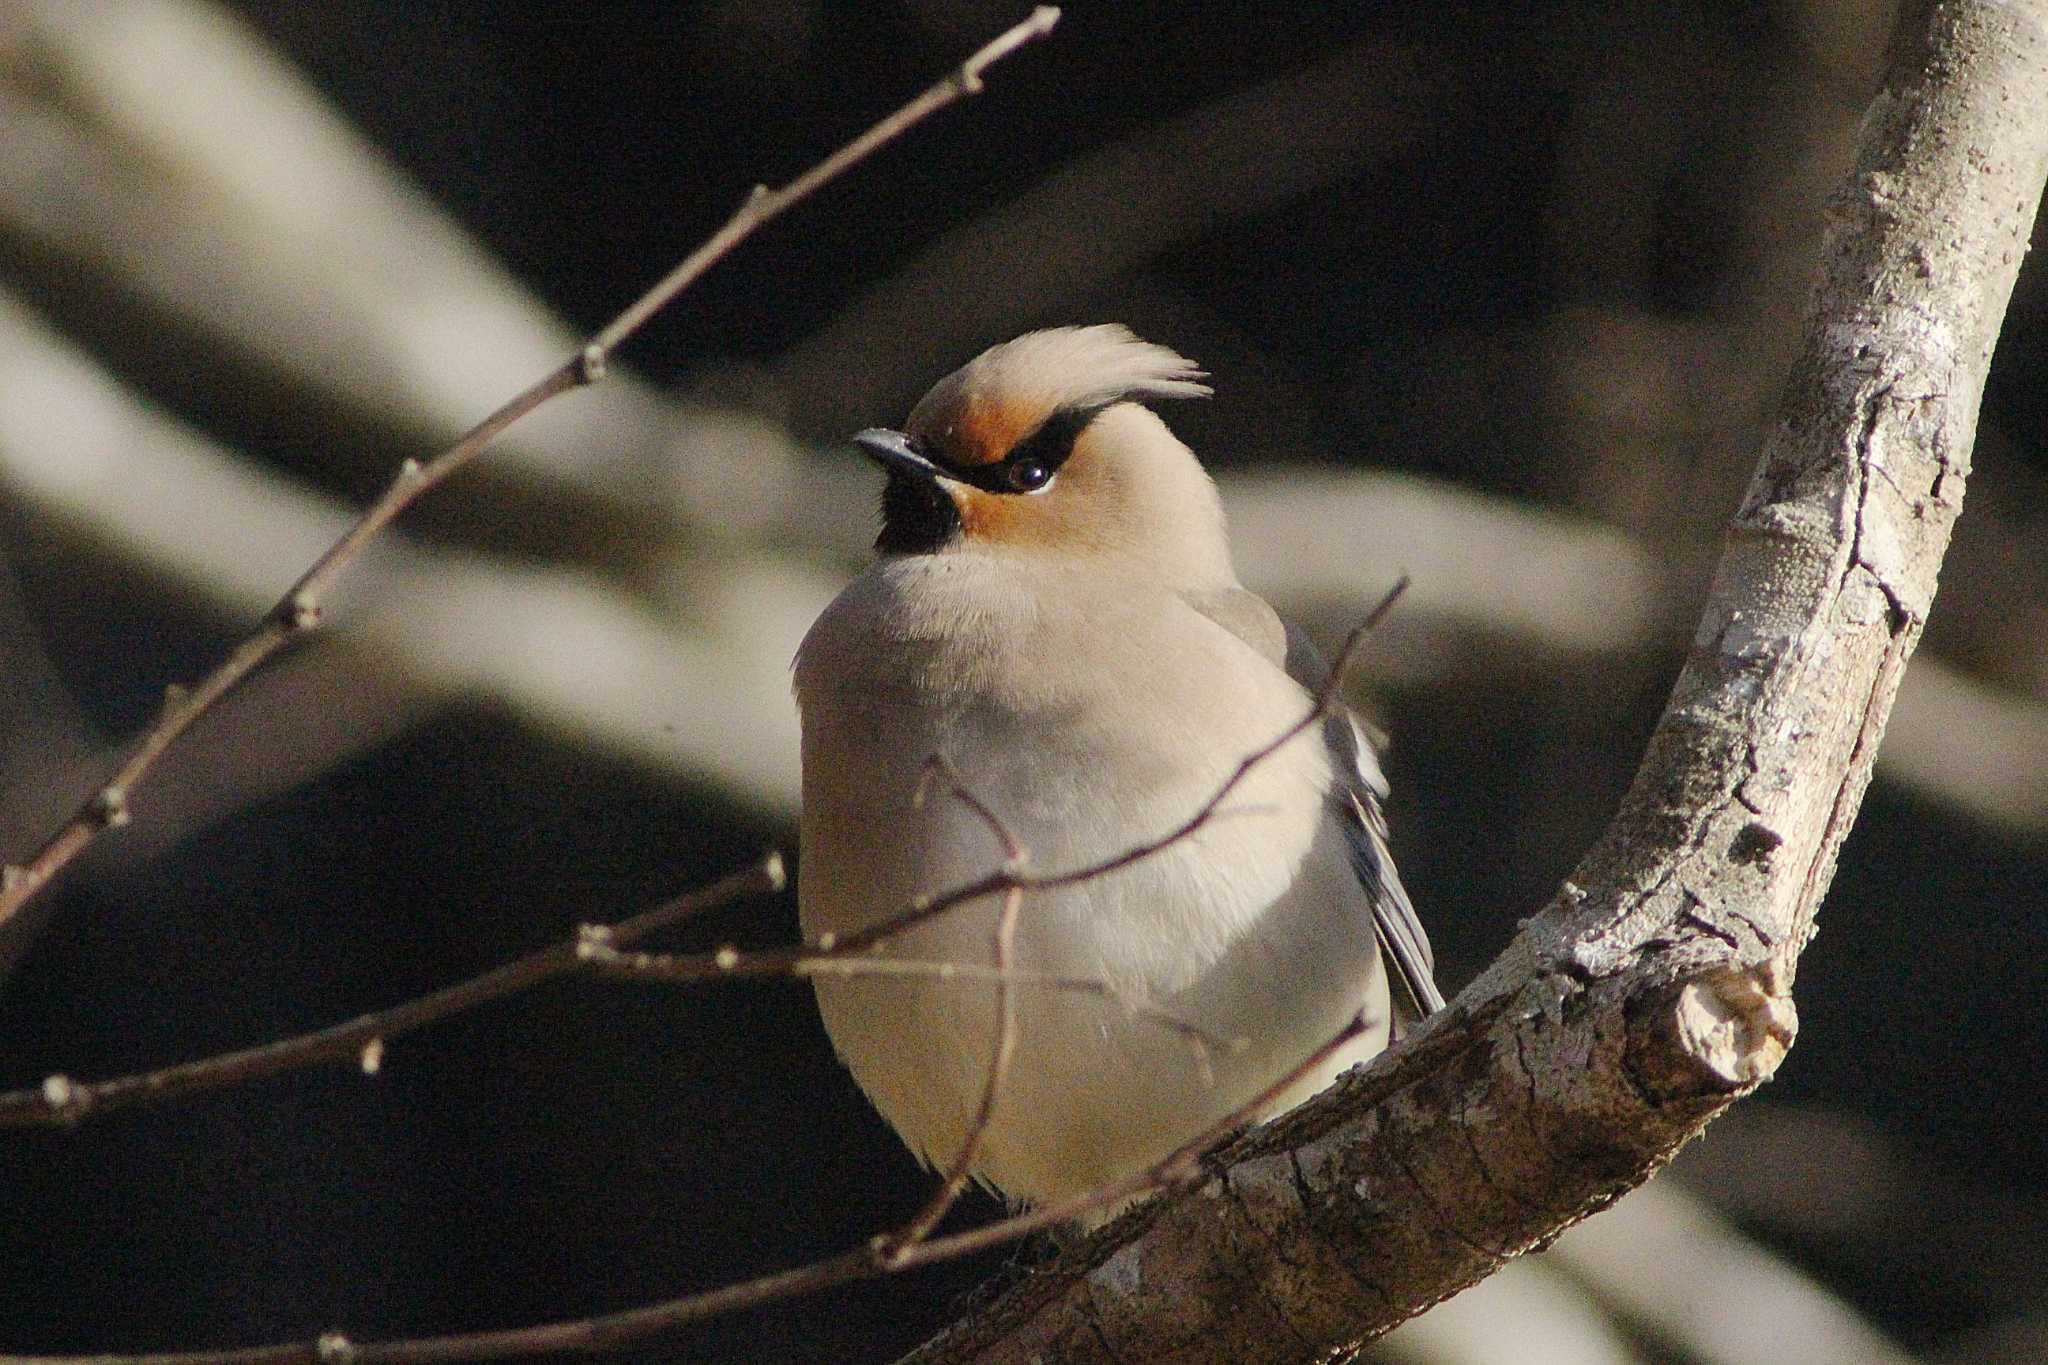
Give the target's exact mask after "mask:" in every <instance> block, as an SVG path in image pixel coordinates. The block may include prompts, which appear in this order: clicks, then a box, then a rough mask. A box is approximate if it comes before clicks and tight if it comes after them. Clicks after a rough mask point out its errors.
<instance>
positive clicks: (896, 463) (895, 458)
mask: <svg viewBox="0 0 2048 1365" xmlns="http://www.w3.org/2000/svg"><path fill="white" fill-rule="evenodd" d="M853 443H854V444H855V445H857V446H859V447H860V448H861V453H862V454H864V455H866V456H867V457H868V458H869V459H871V460H873V461H874V462H875V463H876V464H878V465H880V466H882V468H884V469H888V470H901V471H902V472H903V473H905V474H915V475H919V476H921V477H923V478H927V479H931V480H933V481H937V480H939V479H943V478H945V477H946V471H945V470H943V469H941V468H939V467H938V466H937V465H935V464H933V463H932V462H931V461H930V460H928V459H926V458H925V457H924V456H922V455H920V454H918V453H917V452H916V451H915V450H913V449H911V446H910V438H909V437H908V436H905V435H904V434H903V433H902V432H900V431H891V430H890V429H889V428H887V427H869V428H868V429H867V430H866V431H857V432H855V433H854V435H853Z"/></svg>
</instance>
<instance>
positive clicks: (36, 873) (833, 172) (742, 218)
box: [0, 5, 1060, 924]
mask: <svg viewBox="0 0 2048 1365" xmlns="http://www.w3.org/2000/svg"><path fill="white" fill-rule="evenodd" d="M1059 17H1060V12H1059V11H1058V10H1057V9H1055V8H1052V7H1051V6H1045V5H1041V6H1040V7H1038V8H1037V9H1035V10H1033V11H1032V12H1031V16H1030V17H1029V18H1027V19H1026V20H1024V21H1023V22H1022V23H1020V24H1018V25H1016V26H1015V27H1013V28H1011V29H1009V30H1008V31H1007V32H1005V33H1003V34H1002V35H1001V36H999V37H998V38H996V39H995V40H994V41H993V42H991V43H989V44H988V45H987V46H985V47H983V48H982V49H981V50H980V51H978V52H976V53H975V54H974V55H973V56H971V57H969V58H968V59H967V60H966V61H965V62H963V63H961V64H960V66H958V67H956V68H955V69H954V70H953V71H952V72H950V73H949V74H948V75H947V76H946V77H945V78H944V79H943V80H941V81H939V82H938V83H937V84H936V85H933V86H932V87H931V88H930V89H928V90H926V91H925V92H924V93H923V94H921V95H919V96H917V97H916V98H915V99H913V100H911V101H910V102H909V103H908V104H906V105H904V106H903V107H902V108H900V109H898V110H897V111H896V112H895V113H893V114H890V115H889V116H888V117H886V118H884V119H883V120H882V121H881V122H879V123H877V124H875V125H874V126H873V127H871V128H869V129H868V130H867V131H866V132H864V133H862V134H861V135H860V136H859V137H857V138H855V139H854V140H853V141H851V142H849V143H847V144H846V145H845V146H843V147H841V148H840V149H839V150H838V151H836V152H834V153H832V155H830V156H828V157H826V158H825V159H824V160H823V161H821V162H819V163H818V164H817V165H815V166H813V167H811V169H809V170H808V171H805V172H804V173H803V174H802V175H800V176H798V177H797V178H796V179H794V180H792V181H790V182H789V184H787V185H785V186H783V187H782V188H781V189H770V188H768V187H767V186H766V185H757V186H755V187H754V190H753V192H752V193H751V194H749V195H748V196H747V198H746V199H745V201H744V202H742V203H741V204H740V206H739V208H738V209H736V210H734V212H733V215H732V217H731V218H729V219H727V220H726V223H725V225H724V226H723V227H721V228H719V230H718V231H717V232H715V233H713V234H712V235H711V237H710V238H709V239H707V240H706V241H705V242H704V244H703V245H702V246H700V247H698V248H697V249H696V250H695V251H693V252H691V253H690V254H689V256H687V257H686V258H684V260H683V261H682V263H681V264H679V265H677V266H676V268H675V269H673V270H671V271H670V272H669V273H668V274H667V275H665V276H663V277H662V279H661V280H660V281H659V282H658V283H656V284H655V286H654V287H653V288H652V289H649V290H648V291H647V292H646V293H645V294H643V295H641V296H640V298H638V299H637V300H635V301H634V302H633V303H632V304H631V305H629V306H628V307H627V308H626V310H625V311H624V312H622V313H620V314H619V315H618V316H617V317H616V318H614V319H612V321H611V322H610V323H609V324H607V325H606V326H605V328H604V329H603V330H602V331H600V332H599V333H598V334H597V335H596V336H595V337H593V338H591V340H590V342H589V344H587V345H586V346H584V347H583V349H582V350H580V351H578V352H577V353H576V354H575V355H574V356H572V357H570V358H569V359H568V360H566V361H564V362H563V363H562V364H561V365H560V366H558V367H556V368H555V369H554V370H553V371H551V372H549V373H548V374H547V375H545V376H543V377H542V378H540V379H539V380H537V381H535V382H534V383H533V384H532V385H530V386H529V387H528V388H527V389H526V390H525V391H524V392H522V393H520V394H518V395H517V396H515V397H513V398H512V399H510V400H509V401H507V402H506V403H505V404H504V405H503V406H502V407H500V408H499V409H498V410H497V411H496V412H493V413H492V414H491V415H490V416H488V417H486V418H484V419H483V421H481V422H479V423H477V425H476V426H474V427H472V428H471V429H470V430H469V432H468V433H467V434H466V435H464V436H463V437H462V438H461V439H460V440H458V441H456V443H455V444H454V445H452V446H450V447H449V448H448V449H446V450H444V451H442V452H441V453H440V454H439V455H437V456H435V457H434V458H433V459H431V460H428V461H427V462H425V463H424V464H423V463H421V462H420V461H418V460H407V461H405V462H404V463H403V464H401V465H400V466H399V468H398V473H397V475H396V476H395V477H394V478H393V479H392V481H391V483H390V485H389V486H388V487H386V488H385V490H384V492H383V493H382V494H380V495H379V496H378V498H377V500H376V501H375V502H373V503H371V504H370V506H369V507H368V508H367V509H365V510H364V512H363V514H362V515H361V516H360V517H359V518H357V520H356V522H355V524H354V525H352V526H350V527H349V528H348V530H347V531H346V532H344V533H343V534H342V537H341V539H339V540H337V541H335V542H334V544H332V545H331V546H329V547H328V548H327V550H326V552H325V553H323V554H322V555H321V556H320V558H319V559H318V560H316V561H314V563H313V565H312V567H311V568H309V569H307V570H306V572H305V573H304V574H303V575H302V576H301V577H300V578H299V581H298V582H296V583H294V584H292V586H291V588H290V589H289V590H288V591H287V592H286V593H285V595H284V596H283V597H282V598H280V599H279V600H278V603H277V605H276V606H274V607H272V608H271V609H270V610H269V611H268V612H267V613H265V615H264V617H263V619H262V621H261V622H260V623H259V624H258V625H257V627H256V628H255V629H254V630H253V631H252V632H250V634H249V635H248V636H247V637H245V638H244V639H243V640H242V641H241V643H239V644H237V645H236V646H235V647H234V648H233V649H232V650H230V651H229V652H228V655H227V657H226V658H224V659H222V660H221V661H220V663H219V664H217V665H216V666H215V667H214V669H213V671H212V672H211V673H208V674H207V675H206V676H205V677H204V678H203V679H201V680H200V681H199V683H198V684H197V685H195V686H193V687H191V688H185V687H182V686H176V685H173V686H171V687H168V688H166V689H165V691H164V704H163V708H162V710H161V711H160V712H159V713H158V715H157V719H156V721H155V723H154V724H152V725H151V726H150V727H149V729H148V730H147V731H146V732H145V733H144V734H143V736H142V738H141V739H139V740H137V741H136V743H135V747H134V749H133V750H131V751H130V753H129V755H128V757H127V758H126V759H125V760H124V761H123V762H122V764H121V766H120V767H119V768H118V769H117V770H115V772H114V775H113V776H112V777H110V778H109V779H107V781H106V782H105V783H104V784H103V785H102V786H101V787H100V788H99V789H98V790H97V791H95V792H94V793H93V794H92V795H91V796H89V797H87V798H86V800H85V801H84V802H83V803H82V804H81V805H80V806H79V807H78V809H77V810H76V811H75V812H73V814H72V815H71V817H70V818H69V819H67V820H66V821H65V822H64V824H63V826H62V827H61V828H59V829H58V830H57V832H56V833H54V834H52V835H51V836H50V837H49V839H48V840H47V841H46V842H45V843H44V844H43V846H42V847H41V848H39V849H37V850H36V851H35V853H33V854H32V855H30V857H29V859H28V860H27V861H26V862H24V863H21V864H18V865H17V864H14V863H8V864H6V865H5V866H4V868H0V924H4V923H6V922H7V921H8V920H9V919H11V918H13V917H14V915H15V914H16V913H17V912H18V911H19V910H20V909H21V907H22V906H23V905H25V904H27V903H28V901H29V900H30V898H31V897H33V896H34V895H35V894H36V893H37V892H38V891H40V890H41V889H42V888H43V887H44V886H47V885H48V884H49V882H50V879H51V878H53V877H55V876H56V875H57V873H58V872H60V871H62V870H63V869H64V868H65V867H66V866H67V865H68V864H69V863H70V862H71V860H72V859H74V858H76V857H77V856H78V854H79V853H80V852H82V851H83V850H84V849H85V847H86V846H87V845H88V844H90V843H91V842H92V841H93V840H94V839H96V838H97V837H98V836H99V835H100V834H101V833H103V832H104V831H106V830H109V829H113V828H117V827H118V826H121V825H124V824H126V823H127V822H128V818H129V798H130V796H131V795H132V793H133V792H134V791H135V788H136V787H137V785H138V784H140V783H141V782H142V780H143V779H144V777H146V776H147V775H148V773H149V772H150V770H151V769H152V768H153V767H155V765H156V762H157V760H158V759H159V758H161V757H162V756H163V753H164V751H165V750H167V749H168V748H170V746H171V745H172V744H174V743H175V742H177V740H178V738H179V736H181V735H183V734H184V733H185V731H186V730H188V729H190V728H191V726H192V724H193V722H194V721H196V720H198V719H199V718H200V717H201V716H203V715H205V714H206V713H207V712H208V711H210V710H212V709H213V707H214V705H215V703H217V702H218V701H219V700H220V699H221V698H222V697H224V696H226V695H227V694H228V692H230V691H232V690H233V689H234V687H235V686H236V685H237V684H238V683H240V682H241V681H242V679H243V678H245V677H247V676H248V675H249V674H250V673H252V672H253V671H255V670H256V669H257V668H258V667H259V666H260V665H262V664H263V663H264V661H266V660H267V659H269V658H270V657H271V656H272V655H273V654H275V653H277V651H278V650H280V649H282V648H283V647H284V646H285V645H286V644H288V643H289V642H291V641H292V640H293V639H295V638H297V637H298V636H300V635H304V634H306V633H308V632H310V631H312V630H314V629H315V628H317V627H318V626H319V624H320V618H321V614H322V611H323V604H324V602H325V600H326V597H327V594H328V591H329V590H330V589H331V588H332V587H333V585H334V582H335V580H336V579H338V578H339V577H340V576H341V575H342V573H343V572H344V571H345V570H346V569H347V568H348V567H349V566H350V565H351V564H353V563H354V562H355V560H356V559H357V557H358V556H360V555H361V554H362V552H363V548H364V547H365V546H366V545H368V544H369V543H370V541H371V540H372V539H373V538H375V537H376V535H377V534H378V533H379V532H381V531H382V530H383V529H384V528H385V527H387V526H389V525H390V524H391V523H392V522H393V521H394V520H396V519H397V518H398V516H399V514H400V513H401V512H403V511H405V509H406V508H408V507H410V506H411V505H412V504H413V503H414V502H416V501H417V500H418V499H419V498H420V496H421V495H422V494H424V493H425V492H426V491H427V490H428V489H430V488H432V487H434V486H435V485H436V484H438V483H440V482H442V481H443V480H444V479H447V478H448V477H449V476H451V475H453V474H454V473H456V472H457V471H458V470H460V469H462V468H463V467H464V466H465V465H467V464H469V462H470V461H471V460H473V459H475V458H476V457H477V455H479V454H480V453H482V451H483V450H484V448H485V447H486V446H488V445H489V444H490V443H491V442H492V441H493V440H495V439H496V438H497V437H498V435H499V434H500V433H501V432H503V431H504V430H505V429H506V428H507V427H509V426H511V425H512V424H513V423H515V422H517V421H519V420H520V419H521V418H523V417H525V416H526V415H527V414H528V413H530V412H532V411H533V410H534V409H536V408H538V407H540V406H541V405H542V404H544V403H546V402H548V401H549V400H550V399H552V398H556V397H558V396H560V395H561V394H564V393H567V392H569V391H570V390H572V389H577V388H581V387H583V386H584V385H586V384H595V383H596V382H597V381H598V380H600V379H602V378H603V377H604V374H605V370H606V368H607V366H608V365H609V364H610V361H611V357H612V354H613V352H615V351H616V350H617V349H618V347H619V346H620V345H621V344H622V343H623V342H625V341H626V340H627V339H628V338H629V337H631V336H632V335H633V334H634V333H636V332H638V331H639V330H640V328H641V327H643V326H644V325H646V323H647V321H648V319H650V318H652V317H653V316H654V315H655V314H656V313H658V312H659V311H661V309H663V308H664V307H666V306H667V305H668V304H669V303H670V302H672V301H673V300H674V299H675V297H676V296H677V295H678V294H680V293H682V292H683V291H684V290H685V289H688V288H689V287H690V286H691V285H692V284H695V283H696V282H697V280H698V279H699V278H700V277H702V276H703V274H704V273H705V272H706V271H708V270H709V269H710V268H711V267H712V266H714V265H716V264H717V263H718V262H719V261H721V260H723V259H724V258H725V257H726V256H727V255H729V254H731V252H732V250H733V248H735V247H737V246H738V245H739V244H740V243H741V242H744V241H745V240H746V239H747V238H748V237H750V236H752V235H753V234H754V232H755V231H756V230H757V229H759V228H760V227H761V226H762V225H764V224H766V223H768V222H769V221H771V220H772V219H774V218H776V217H779V216H780V215H781V214H782V213H784V212H786V211H787V210H788V209H790V208H792V207H794V206H795V205H796V204H799V203H801V202H802V201H803V200H804V199H806V198H808V197H809V196H810V195H811V194H813V193H814V192H816V191H817V190H818V189H819V188H820V187H821V186H823V185H825V184H826V183H827V182H829V181H831V180H832V179H834V178H835V177H837V176H838V175H840V174H841V173H842V172H844V171H846V170H848V169H850V168H851V167H853V166H854V165H856V164H857V163H859V162H860V161H862V160H864V159H866V158H867V157H868V156H869V155H871V154H872V153H874V152H875V151H876V150H877V149H879V148H881V147H882V146H884V145H886V144H887V143H889V142H891V141H893V140H895V139H896V138H898V137H900V136H902V135H903V134H904V133H905V132H907V131H909V130H910V129H911V128H913V127H915V126H916V125H917V124H919V123H921V122H923V121H924V120H925V119H927V118H929V117H930V116H931V115H933V114H935V113H937V112H938V111H939V110H941V109H943V108H945V107H946V106H947V105H949V104H952V103H953V102H954V101H956V100H959V99H961V98H963V97H964V96H968V95H973V94H976V93H979V91H980V90H981V77H982V73H983V72H985V71H986V70H987V69H988V68H989V67H990V66H993V65H994V64H995V63H997V62H999V61H1001V60H1002V59H1003V58H1005V57H1007V56H1009V55H1010V54H1011V53H1013V52H1015V51H1017V49H1019V48H1021V47H1023V46H1025V45H1026V44H1027V43H1030V42H1032V41H1033V40H1035V39H1038V38H1042V37H1044V36H1045V35H1046V34H1048V33H1050V32H1051V31H1052V29H1053V26H1054V25H1055V24H1057V23H1058V22H1059Z"/></svg>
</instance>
